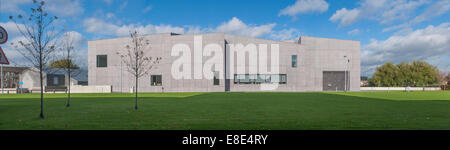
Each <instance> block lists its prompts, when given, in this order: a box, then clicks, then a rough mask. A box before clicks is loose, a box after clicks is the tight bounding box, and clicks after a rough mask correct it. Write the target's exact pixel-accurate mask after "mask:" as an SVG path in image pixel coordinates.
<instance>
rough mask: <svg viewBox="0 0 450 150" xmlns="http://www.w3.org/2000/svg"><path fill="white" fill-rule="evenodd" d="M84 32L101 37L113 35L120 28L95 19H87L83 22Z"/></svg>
mask: <svg viewBox="0 0 450 150" xmlns="http://www.w3.org/2000/svg"><path fill="white" fill-rule="evenodd" d="M83 26H84V27H85V31H86V32H89V33H96V34H102V35H114V34H115V33H116V31H117V30H118V29H119V28H120V27H119V26H117V25H115V24H111V23H107V22H105V21H103V20H101V19H97V18H87V19H85V20H84V21H83Z"/></svg>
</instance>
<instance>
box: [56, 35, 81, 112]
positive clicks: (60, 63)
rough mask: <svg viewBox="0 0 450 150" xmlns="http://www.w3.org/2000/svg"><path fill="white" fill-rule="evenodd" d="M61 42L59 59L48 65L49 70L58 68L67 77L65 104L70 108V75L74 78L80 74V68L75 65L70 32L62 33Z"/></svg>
mask: <svg viewBox="0 0 450 150" xmlns="http://www.w3.org/2000/svg"><path fill="white" fill-rule="evenodd" d="M61 39H62V40H63V41H62V42H61V45H60V48H59V50H61V52H62V53H61V55H62V56H61V57H60V58H61V59H59V60H57V61H53V62H51V63H50V68H58V69H63V70H64V72H65V73H66V75H67V78H68V80H67V81H68V85H67V91H68V93H67V94H68V95H67V104H66V107H70V87H71V78H72V75H73V76H76V75H78V74H79V73H80V71H79V70H80V67H78V66H77V65H76V64H75V61H76V60H75V56H74V52H76V49H75V42H76V41H75V37H74V35H73V33H72V32H66V33H64V35H63V37H62V38H61Z"/></svg>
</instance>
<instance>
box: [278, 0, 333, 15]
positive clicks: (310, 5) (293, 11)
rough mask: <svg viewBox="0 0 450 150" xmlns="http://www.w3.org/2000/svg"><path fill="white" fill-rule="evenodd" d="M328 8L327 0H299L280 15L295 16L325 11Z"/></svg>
mask: <svg viewBox="0 0 450 150" xmlns="http://www.w3.org/2000/svg"><path fill="white" fill-rule="evenodd" d="M327 10H328V3H327V2H326V1H325V0H297V1H296V2H295V3H294V5H290V6H288V7H286V8H284V9H282V10H281V11H280V13H279V14H278V15H289V16H295V15H298V14H305V13H313V12H318V13H323V12H325V11H327Z"/></svg>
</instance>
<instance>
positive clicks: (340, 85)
mask: <svg viewBox="0 0 450 150" xmlns="http://www.w3.org/2000/svg"><path fill="white" fill-rule="evenodd" d="M345 76H347V89H350V84H349V83H350V81H349V80H348V79H349V78H350V75H349V74H348V72H347V74H346V73H345V71H324V72H323V91H344V89H345Z"/></svg>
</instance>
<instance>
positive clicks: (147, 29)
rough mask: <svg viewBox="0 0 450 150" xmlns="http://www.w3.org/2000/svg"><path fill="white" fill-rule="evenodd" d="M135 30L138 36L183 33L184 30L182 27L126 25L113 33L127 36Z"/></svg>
mask: <svg viewBox="0 0 450 150" xmlns="http://www.w3.org/2000/svg"><path fill="white" fill-rule="evenodd" d="M132 30H137V31H138V32H139V33H140V34H154V33H170V32H173V33H184V28H182V27H174V26H171V25H164V24H161V25H152V24H148V25H145V26H142V25H133V24H132V25H126V26H121V27H120V28H118V29H117V30H116V32H115V34H116V35H117V36H128V35H129V34H130V31H132Z"/></svg>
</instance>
